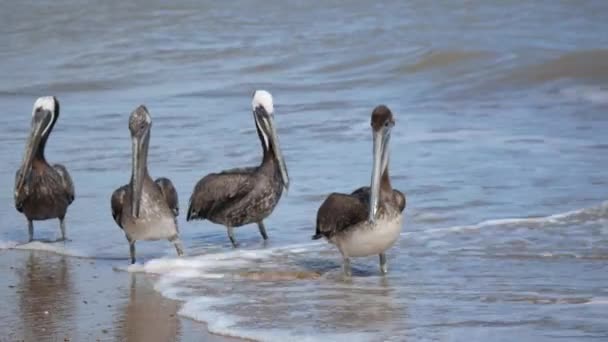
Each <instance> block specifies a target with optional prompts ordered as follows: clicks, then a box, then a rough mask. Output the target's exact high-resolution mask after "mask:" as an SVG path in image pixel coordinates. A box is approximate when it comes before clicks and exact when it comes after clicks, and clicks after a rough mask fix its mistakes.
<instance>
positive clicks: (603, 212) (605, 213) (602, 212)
mask: <svg viewBox="0 0 608 342" xmlns="http://www.w3.org/2000/svg"><path fill="white" fill-rule="evenodd" d="M581 216H584V219H585V220H589V219H594V218H597V219H602V218H604V219H606V218H608V201H605V202H602V203H601V204H599V205H597V206H595V207H590V208H583V209H577V210H572V211H567V212H564V213H559V214H553V215H549V216H541V217H526V218H506V219H492V220H486V221H482V222H480V223H477V224H473V225H464V226H453V227H445V228H434V229H427V230H424V231H422V232H416V233H415V234H420V233H426V234H433V233H446V232H461V231H467V230H473V231H474V230H480V229H483V228H488V227H501V226H544V225H548V224H552V225H554V224H561V223H568V222H569V221H571V220H576V219H578V218H579V217H581ZM412 234H414V233H413V232H403V233H401V235H403V236H407V235H412Z"/></svg>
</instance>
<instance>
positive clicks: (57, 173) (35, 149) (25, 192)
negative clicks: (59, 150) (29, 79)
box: [15, 96, 74, 241]
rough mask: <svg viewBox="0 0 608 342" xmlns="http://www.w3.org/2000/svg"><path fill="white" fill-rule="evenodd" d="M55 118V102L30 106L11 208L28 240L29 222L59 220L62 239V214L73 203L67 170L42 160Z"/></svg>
mask: <svg viewBox="0 0 608 342" xmlns="http://www.w3.org/2000/svg"><path fill="white" fill-rule="evenodd" d="M58 118H59V101H58V100H57V98H55V97H54V96H46V97H41V98H38V100H36V102H35V103H34V110H33V112H32V128H31V132H30V136H29V139H28V141H27V145H26V147H25V155H24V156H23V162H22V163H21V167H20V168H19V170H17V175H16V176H15V208H17V210H18V211H19V212H20V213H23V214H24V215H25V217H26V218H27V224H28V232H29V241H32V240H33V239H34V224H33V222H32V221H34V220H36V221H38V220H48V219H52V218H58V219H59V226H60V227H61V239H62V240H65V238H66V234H65V221H64V219H65V214H66V212H67V210H68V206H69V205H70V204H71V203H72V202H73V201H74V184H73V183H72V178H71V177H70V174H69V173H68V170H67V169H66V168H65V167H64V166H63V165H59V164H55V165H52V166H51V165H49V164H48V162H47V161H46V159H45V158H44V148H45V146H46V142H47V140H48V138H49V135H50V134H51V131H52V130H53V127H54V126H55V123H56V122H57V119H58Z"/></svg>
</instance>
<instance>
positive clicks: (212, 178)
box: [186, 168, 255, 221]
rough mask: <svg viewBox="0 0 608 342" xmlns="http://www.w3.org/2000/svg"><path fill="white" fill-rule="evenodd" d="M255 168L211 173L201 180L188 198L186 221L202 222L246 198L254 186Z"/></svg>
mask: <svg viewBox="0 0 608 342" xmlns="http://www.w3.org/2000/svg"><path fill="white" fill-rule="evenodd" d="M254 170H255V168H241V169H232V170H227V171H224V172H221V173H212V174H209V175H207V176H205V177H204V178H203V179H201V180H200V181H199V182H198V183H197V184H196V186H195V187H194V191H193V192H192V196H190V204H189V206H188V216H187V218H186V219H187V220H188V221H190V220H196V219H200V220H204V219H207V218H209V217H211V216H215V215H217V214H218V213H220V212H221V211H222V210H223V209H224V208H226V207H228V206H229V205H230V204H232V203H234V202H235V201H238V200H239V199H241V198H243V197H244V196H246V195H247V194H248V193H249V192H251V190H252V189H253V187H254V186H255V180H254V179H253V177H252V172H253V171H254Z"/></svg>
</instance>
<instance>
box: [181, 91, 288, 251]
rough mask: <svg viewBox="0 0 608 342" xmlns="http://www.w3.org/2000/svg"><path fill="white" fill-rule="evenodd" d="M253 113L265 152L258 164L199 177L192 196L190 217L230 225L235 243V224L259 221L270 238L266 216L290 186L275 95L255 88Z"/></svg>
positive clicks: (240, 224)
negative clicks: (278, 132) (266, 225)
mask: <svg viewBox="0 0 608 342" xmlns="http://www.w3.org/2000/svg"><path fill="white" fill-rule="evenodd" d="M252 107H253V117H254V121H255V124H256V129H257V133H258V137H259V138H260V142H261V144H262V148H263V151H264V155H263V158H262V163H261V164H260V165H259V166H256V167H246V168H237V169H231V170H226V171H222V172H219V173H211V174H209V175H207V176H205V177H203V178H202V179H201V180H200V181H198V182H197V183H196V185H195V187H194V190H193V191H192V195H191V196H190V202H189V206H188V214H187V220H188V221H190V220H205V219H206V220H209V221H211V222H213V223H217V224H222V225H224V226H226V228H227V232H228V237H229V239H230V241H231V243H232V245H233V246H234V247H237V245H238V244H237V242H236V240H235V238H234V233H233V228H234V227H240V226H243V225H246V224H249V223H257V225H258V229H259V231H260V234H261V235H262V238H263V239H264V240H267V239H268V235H267V234H266V228H265V226H264V222H263V220H264V219H266V218H267V217H268V216H269V215H270V214H271V213H272V211H273V210H274V208H275V206H276V205H277V203H278V202H279V199H280V198H281V194H282V193H283V188H287V187H288V186H289V178H288V175H287V167H286V166H285V162H284V160H283V155H282V153H281V149H280V146H279V141H278V137H277V134H276V129H275V127H274V115H273V103H272V96H271V95H270V93H268V92H266V91H263V90H262V91H259V90H258V91H256V92H254V96H253V101H252Z"/></svg>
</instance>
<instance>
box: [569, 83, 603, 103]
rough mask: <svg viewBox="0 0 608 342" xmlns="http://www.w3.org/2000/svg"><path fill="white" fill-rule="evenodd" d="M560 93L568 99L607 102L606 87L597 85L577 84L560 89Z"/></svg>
mask: <svg viewBox="0 0 608 342" xmlns="http://www.w3.org/2000/svg"><path fill="white" fill-rule="evenodd" d="M560 93H561V94H562V95H563V96H565V97H566V98H568V99H572V100H576V101H584V102H590V103H592V104H599V105H605V104H608V89H604V88H601V87H597V86H589V85H579V86H573V87H568V88H565V89H562V90H561V91H560Z"/></svg>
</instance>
